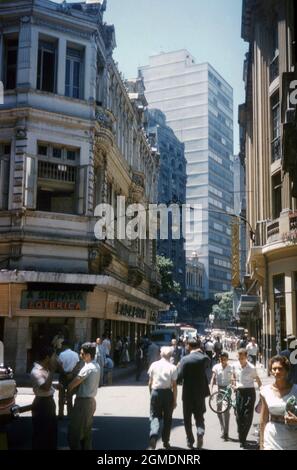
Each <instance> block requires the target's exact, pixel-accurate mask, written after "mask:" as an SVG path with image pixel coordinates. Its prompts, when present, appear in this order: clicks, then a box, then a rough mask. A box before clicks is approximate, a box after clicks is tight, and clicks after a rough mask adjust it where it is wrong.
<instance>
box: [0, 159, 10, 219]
mask: <svg viewBox="0 0 297 470" xmlns="http://www.w3.org/2000/svg"><path fill="white" fill-rule="evenodd" d="M9 164H10V160H9V158H0V210H7V209H8V195H9Z"/></svg>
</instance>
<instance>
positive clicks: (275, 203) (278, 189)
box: [272, 172, 282, 219]
mask: <svg viewBox="0 0 297 470" xmlns="http://www.w3.org/2000/svg"><path fill="white" fill-rule="evenodd" d="M281 211H282V178H281V172H279V173H277V174H276V175H273V177H272V217H273V219H278V218H279V216H280V213H281Z"/></svg>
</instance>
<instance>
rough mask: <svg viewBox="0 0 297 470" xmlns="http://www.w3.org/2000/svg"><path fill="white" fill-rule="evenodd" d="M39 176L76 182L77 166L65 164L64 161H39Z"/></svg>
mask: <svg viewBox="0 0 297 470" xmlns="http://www.w3.org/2000/svg"><path fill="white" fill-rule="evenodd" d="M38 177H39V178H43V179H47V180H55V181H64V182H68V183H75V181H76V167H75V166H69V165H64V164H63V163H61V164H60V163H50V162H44V161H39V162H38Z"/></svg>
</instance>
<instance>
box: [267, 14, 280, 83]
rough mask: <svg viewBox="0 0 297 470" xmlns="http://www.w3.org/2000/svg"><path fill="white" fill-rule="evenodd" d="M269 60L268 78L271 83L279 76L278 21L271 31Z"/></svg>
mask: <svg viewBox="0 0 297 470" xmlns="http://www.w3.org/2000/svg"><path fill="white" fill-rule="evenodd" d="M271 44H272V50H271V62H270V66H269V79H270V83H272V82H273V81H274V80H275V79H276V78H277V77H278V76H279V46H278V23H277V22H276V23H275V25H274V28H273V32H272V42H271Z"/></svg>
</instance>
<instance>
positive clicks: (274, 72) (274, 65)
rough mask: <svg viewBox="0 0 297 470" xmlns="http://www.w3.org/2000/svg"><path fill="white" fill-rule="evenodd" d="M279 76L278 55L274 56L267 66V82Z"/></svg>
mask: <svg viewBox="0 0 297 470" xmlns="http://www.w3.org/2000/svg"><path fill="white" fill-rule="evenodd" d="M278 76H279V56H278V55H277V56H275V58H274V59H273V61H272V62H271V63H270V66H269V82H270V83H272V82H273V81H274V80H275V79H276V78H277V77H278Z"/></svg>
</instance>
